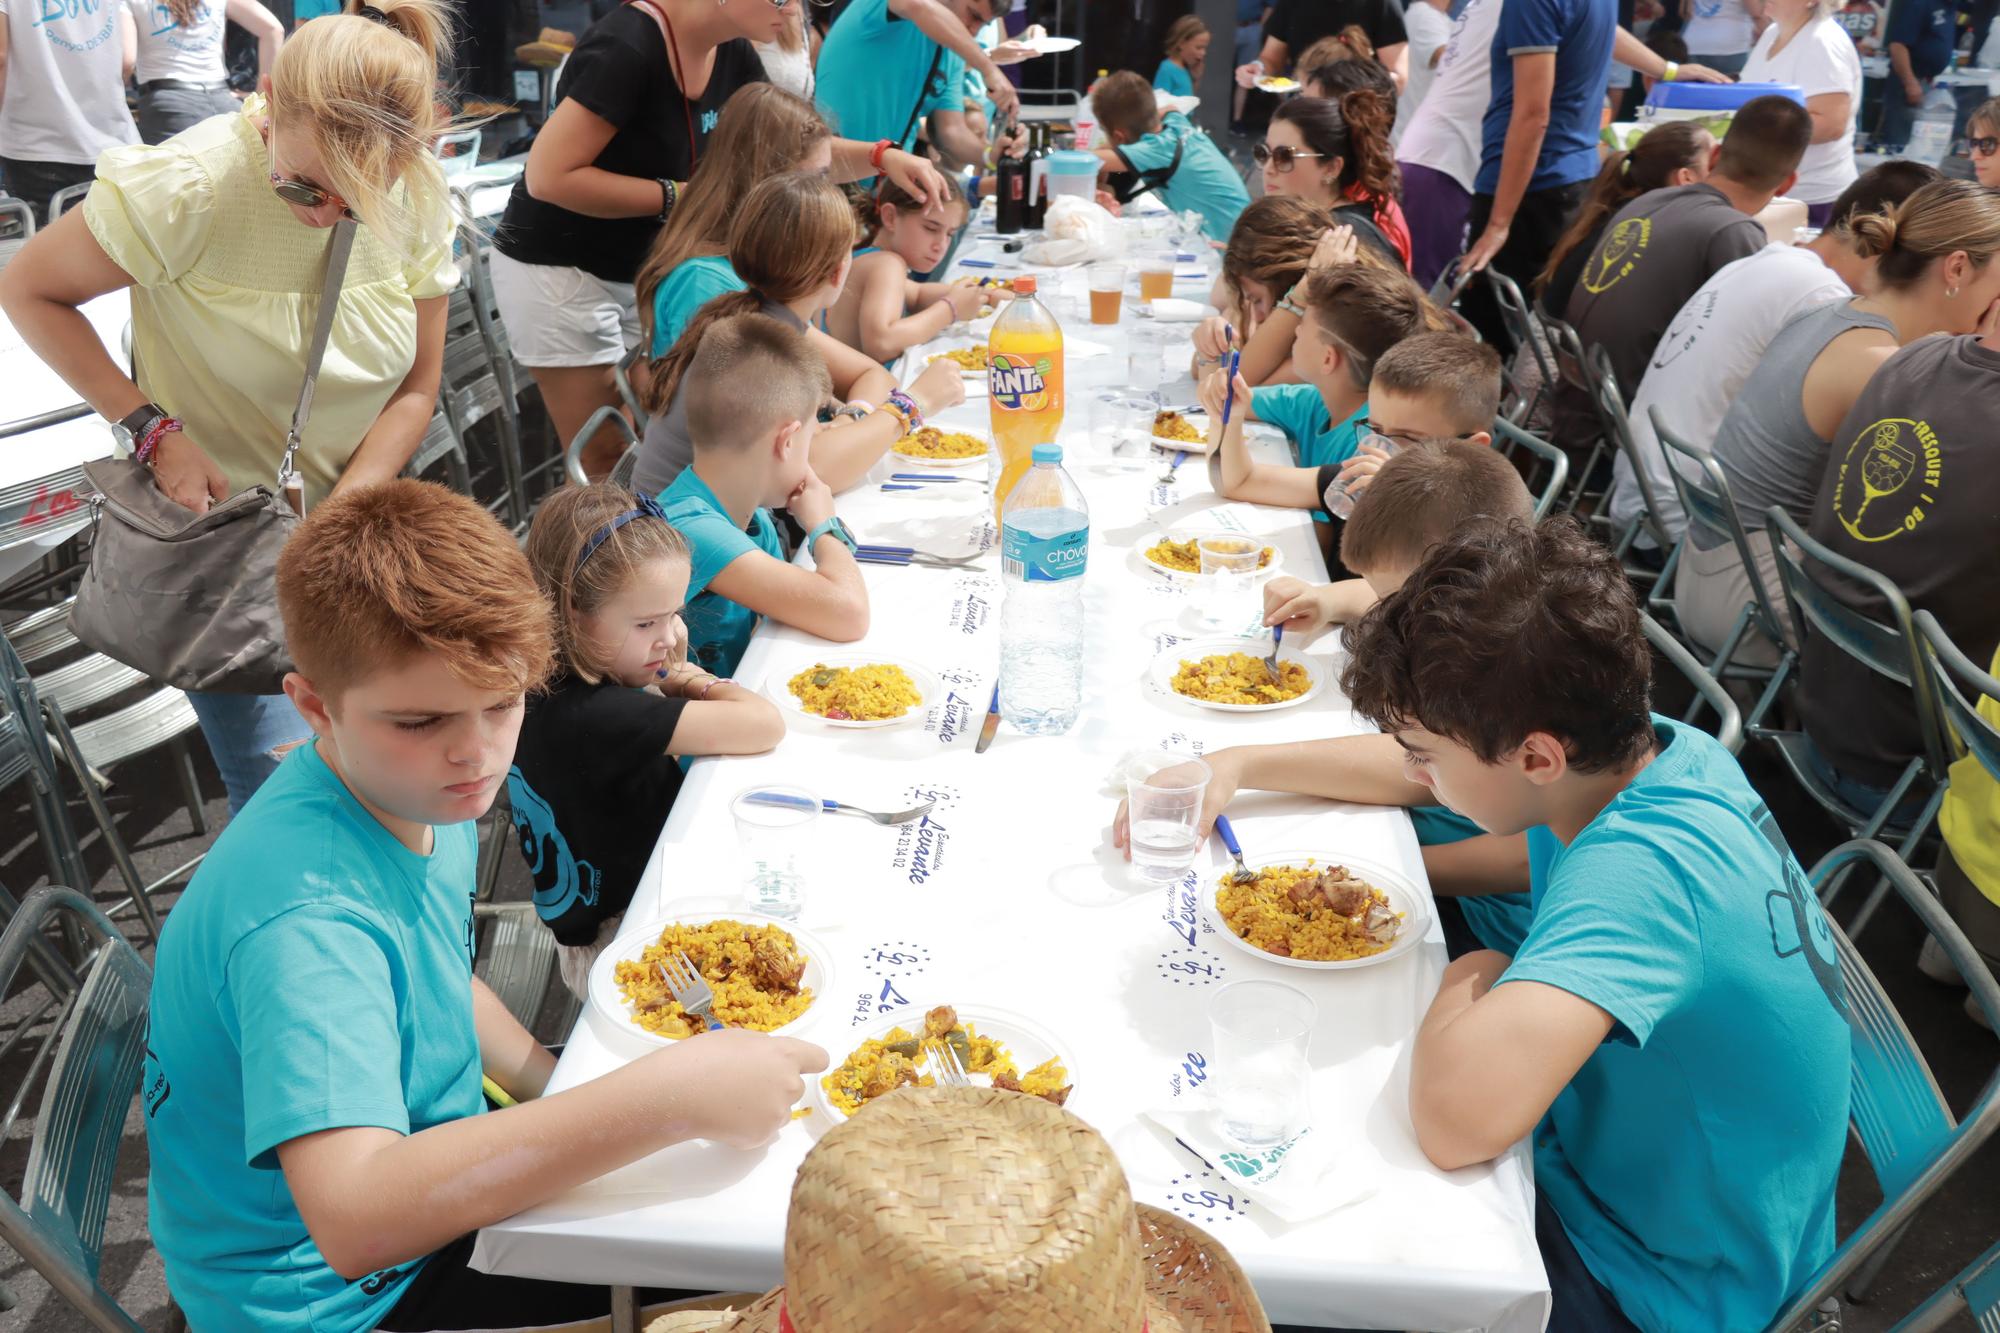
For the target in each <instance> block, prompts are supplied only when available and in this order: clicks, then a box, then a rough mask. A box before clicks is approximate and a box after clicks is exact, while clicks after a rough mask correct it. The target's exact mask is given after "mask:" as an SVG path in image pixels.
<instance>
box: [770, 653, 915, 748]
mask: <svg viewBox="0 0 2000 1333" xmlns="http://www.w3.org/2000/svg"><path fill="white" fill-rule="evenodd" d="M815 663H819V664H823V665H825V666H830V667H864V666H899V667H901V668H903V674H905V675H907V676H908V677H909V678H910V683H911V684H912V685H915V686H916V687H917V693H918V694H920V695H922V696H923V697H922V698H921V699H919V700H917V702H916V703H915V704H914V705H912V706H911V707H910V709H909V710H908V711H907V712H905V713H904V714H903V715H902V716H901V717H884V718H872V719H869V720H867V721H859V722H857V721H852V720H849V719H846V718H835V717H821V716H820V715H819V714H818V713H808V712H807V711H806V708H805V705H804V704H803V703H801V702H800V700H799V697H798V696H797V695H796V694H793V693H792V691H791V689H790V685H791V680H792V677H793V676H796V675H798V674H799V672H801V671H804V670H806V669H807V668H809V667H811V666H813V665H814V664H815ZM764 692H765V693H766V694H767V695H769V696H770V697H771V700H772V702H774V703H776V704H777V705H778V707H779V709H780V710H782V711H783V712H784V713H785V714H787V715H788V716H791V717H796V718H801V719H803V720H805V721H807V722H816V723H818V724H819V725H820V726H822V727H846V728H849V729H850V730H856V731H865V730H868V729H871V728H874V727H899V726H902V725H903V724H904V723H906V722H913V721H914V722H921V721H922V720H923V716H924V710H926V709H927V708H929V707H930V706H931V705H932V704H933V703H935V702H936V701H937V700H939V699H941V698H943V697H944V688H943V687H942V686H941V685H939V684H938V678H937V677H936V676H934V675H932V674H931V673H930V672H928V671H926V670H924V668H922V667H920V666H917V665H916V664H915V663H913V662H899V661H896V660H895V659H893V658H887V657H879V656H875V655H873V654H868V653H816V654H814V655H813V656H811V657H798V658H792V659H789V660H788V661H787V662H786V663H785V664H784V665H782V666H779V667H777V668H776V669H774V670H773V671H772V672H771V674H770V675H768V676H766V677H765V678H764Z"/></svg>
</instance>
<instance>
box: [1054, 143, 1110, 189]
mask: <svg viewBox="0 0 2000 1333" xmlns="http://www.w3.org/2000/svg"><path fill="white" fill-rule="evenodd" d="M1097 168H1098V162H1097V154H1095V153H1085V152H1080V151H1078V150H1076V149H1074V148H1067V149H1061V150H1058V151H1056V152H1053V153H1050V154H1049V156H1048V171H1049V198H1050V199H1051V200H1055V199H1060V198H1061V197H1062V196H1063V195H1066V194H1069V195H1075V196H1076V197H1077V198H1078V199H1095V198H1096V197H1097Z"/></svg>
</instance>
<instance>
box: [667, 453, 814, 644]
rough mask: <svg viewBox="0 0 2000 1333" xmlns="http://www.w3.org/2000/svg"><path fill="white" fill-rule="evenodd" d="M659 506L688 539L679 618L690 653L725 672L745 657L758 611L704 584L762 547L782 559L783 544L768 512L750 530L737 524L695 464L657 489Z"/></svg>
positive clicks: (752, 518)
mask: <svg viewBox="0 0 2000 1333" xmlns="http://www.w3.org/2000/svg"><path fill="white" fill-rule="evenodd" d="M660 507H661V508H663V509H665V510H666V511H667V522H669V523H671V524H673V525H674V526H675V527H676V528H678V529H680V534H681V536H683V537H685V538H687V544H688V556H689V565H690V570H689V573H688V590H687V609H686V610H684V611H682V612H681V620H682V621H683V622H684V623H685V624H686V625H687V632H688V658H689V659H690V660H691V661H695V662H699V663H700V664H701V666H702V669H703V670H705V671H712V672H714V673H715V674H716V675H718V676H727V675H730V674H732V673H733V672H734V671H735V670H736V664H737V663H738V662H740V661H742V660H743V650H744V649H745V648H747V647H749V646H750V632H751V631H752V630H754V629H756V628H757V613H756V612H755V611H752V610H751V609H750V608H749V607H747V606H742V605H740V604H738V603H736V602H732V601H730V600H729V599H728V598H727V597H724V596H723V595H722V594H721V593H717V592H710V591H709V590H708V585H709V584H710V583H712V582H714V581H715V576H716V575H717V574H720V573H721V572H722V571H723V570H724V569H725V568H727V567H728V565H729V564H730V562H731V561H734V560H736V559H737V558H739V557H741V556H744V555H748V554H749V553H750V552H752V551H762V552H763V553H764V554H765V555H768V556H771V557H773V558H774V559H778V560H783V559H784V558H785V544H784V542H783V541H781V540H779V537H778V525H777V523H776V522H775V521H773V520H772V518H771V511H770V510H768V509H759V510H758V511H757V512H756V513H754V514H752V515H751V516H750V526H749V530H748V531H747V532H746V531H745V530H744V529H742V528H739V527H737V526H736V520H734V519H732V518H731V517H729V511H728V510H726V509H724V508H723V507H722V501H720V500H718V499H716V498H715V492H714V491H712V490H710V489H709V488H708V483H707V482H705V481H703V480H702V479H701V477H700V476H699V475H697V474H696V472H695V470H694V468H692V467H688V468H683V469H681V474H680V475H679V476H678V477H675V478H674V480H673V483H672V484H671V485H669V486H668V487H667V489H665V490H664V491H661V492H660Z"/></svg>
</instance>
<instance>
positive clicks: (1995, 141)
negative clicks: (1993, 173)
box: [1965, 135, 2000, 157]
mask: <svg viewBox="0 0 2000 1333" xmlns="http://www.w3.org/2000/svg"><path fill="white" fill-rule="evenodd" d="M1965 143H1966V147H1968V148H1970V149H1971V150H1972V155H1973V156H1974V157H1991V156H1993V155H1994V154H1995V153H2000V138H1994V137H1993V136H1992V135H1981V136H1979V137H1978V138H1976V139H1967V140H1966V141H1965Z"/></svg>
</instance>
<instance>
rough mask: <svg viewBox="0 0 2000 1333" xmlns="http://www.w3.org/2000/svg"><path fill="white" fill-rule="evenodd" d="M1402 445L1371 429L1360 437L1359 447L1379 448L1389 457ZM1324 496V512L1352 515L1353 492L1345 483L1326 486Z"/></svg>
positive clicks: (1340, 516)
mask: <svg viewBox="0 0 2000 1333" xmlns="http://www.w3.org/2000/svg"><path fill="white" fill-rule="evenodd" d="M1402 447H1403V446H1402V445H1400V444H1398V443H1396V441H1394V440H1392V439H1390V438H1389V437H1388V436H1386V435H1377V434H1375V433H1374V432H1373V431H1370V432H1369V433H1368V434H1366V435H1364V436H1362V437H1361V444H1360V446H1359V448H1360V449H1379V450H1381V451H1382V452H1383V453H1384V454H1387V455H1388V456H1389V457H1391V458H1394V457H1395V456H1396V451H1397V450H1399V449H1401V448H1402ZM1324 498H1325V500H1326V512H1327V513H1329V514H1332V515H1333V516H1334V517H1335V518H1351V517H1352V516H1353V514H1354V501H1355V494H1354V492H1353V491H1351V490H1349V489H1348V486H1347V484H1346V483H1343V482H1338V481H1336V482H1335V483H1334V484H1333V485H1332V486H1330V487H1328V488H1327V492H1326V496H1325V497H1324Z"/></svg>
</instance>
